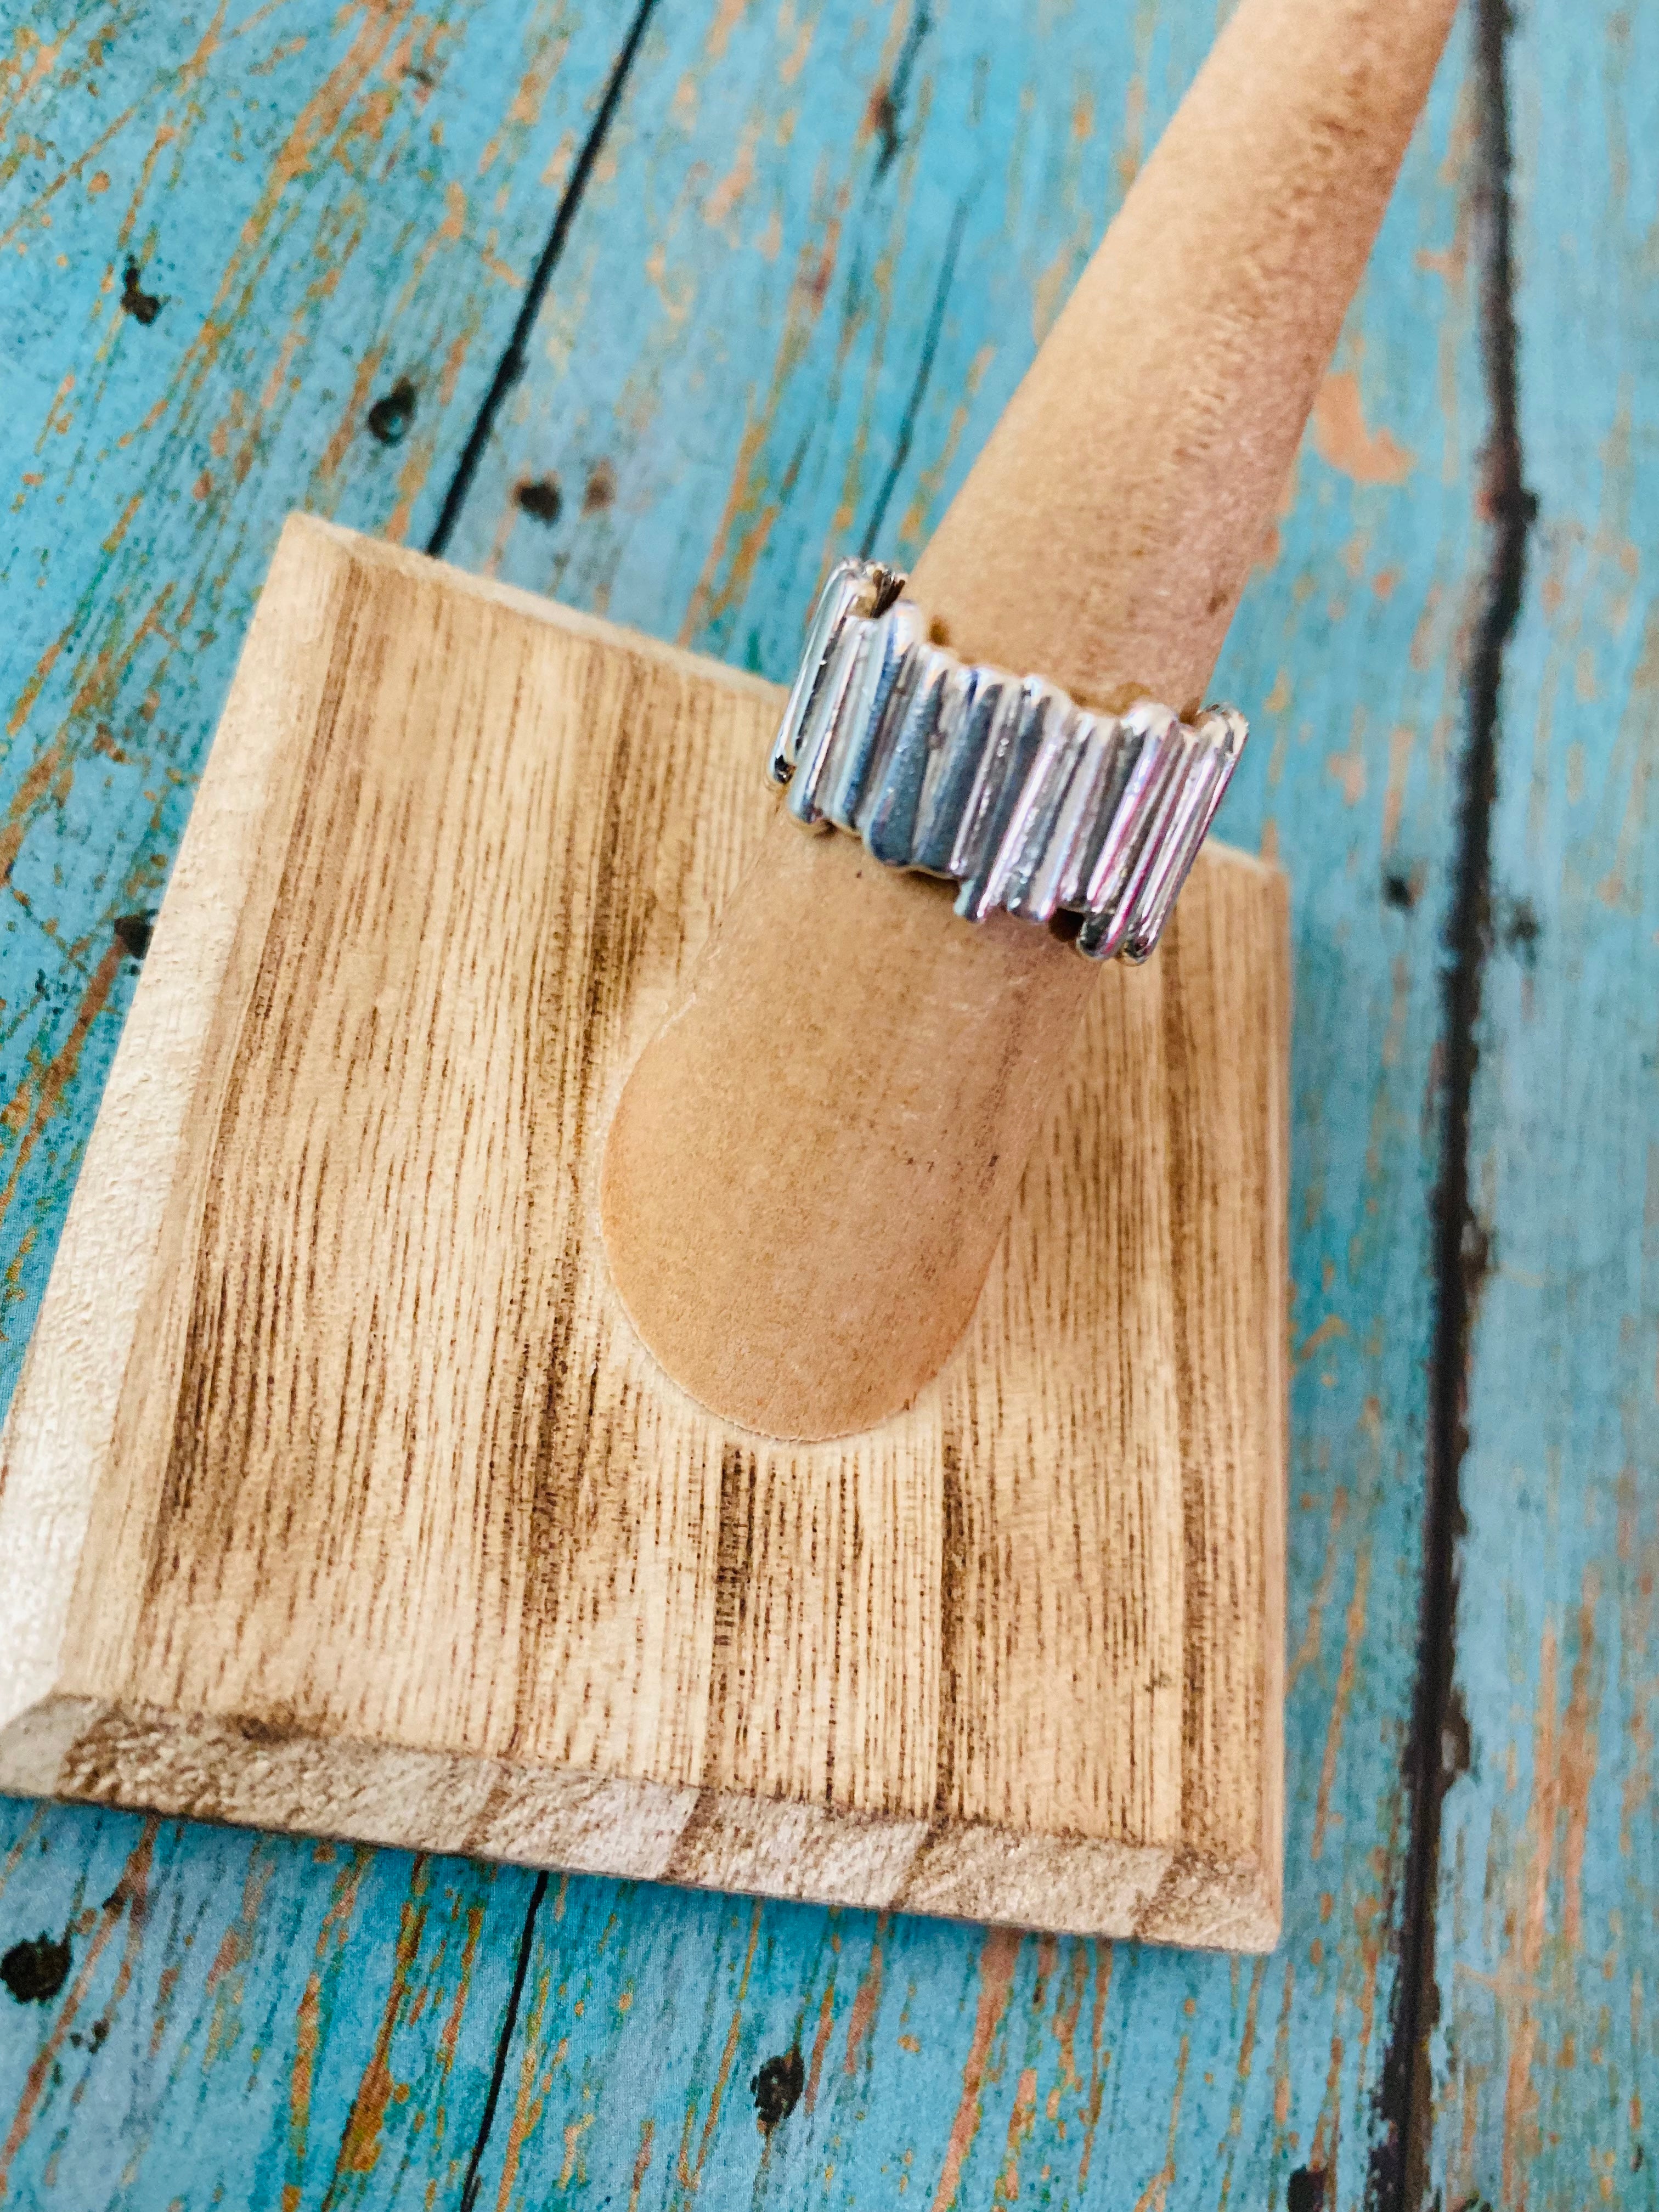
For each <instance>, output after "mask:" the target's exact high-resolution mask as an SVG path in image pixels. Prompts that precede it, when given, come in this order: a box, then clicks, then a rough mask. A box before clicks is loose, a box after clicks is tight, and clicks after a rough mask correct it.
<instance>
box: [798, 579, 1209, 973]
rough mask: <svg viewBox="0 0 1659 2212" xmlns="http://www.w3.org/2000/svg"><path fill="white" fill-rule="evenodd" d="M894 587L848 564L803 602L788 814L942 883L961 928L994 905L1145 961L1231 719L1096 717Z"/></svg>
mask: <svg viewBox="0 0 1659 2212" xmlns="http://www.w3.org/2000/svg"><path fill="white" fill-rule="evenodd" d="M904 584H905V579H904V578H903V577H902V575H900V574H897V573H896V571H894V570H892V569H890V568H883V567H881V566H880V565H879V564H878V562H872V561H860V560H847V561H842V562H838V563H837V564H836V568H834V570H833V571H832V572H831V574H830V576H829V581H828V583H826V584H825V586H824V587H823V592H821V594H820V595H819V599H818V603H817V607H816V608H815V609H814V610H813V614H812V619H811V624H810V626H809V629H808V631H807V638H806V650H805V653H804V654H803V656H802V659H801V664H800V669H799V673H798V674H797V676H796V678H795V681H794V684H793V686H792V688H791V690H790V693H789V702H788V704H787V707H786V708H785V710H784V716H783V721H782V724H781V727H780V729H779V731H778V734H777V738H776V741H775V744H774V745H773V748H772V757H771V774H772V779H773V781H774V782H775V783H779V784H782V785H784V786H786V787H787V793H788V795H787V799H786V801H785V804H786V805H787V807H788V809H789V811H790V812H791V813H792V814H793V816H794V817H795V818H796V819H797V821H799V822H800V823H805V825H807V826H808V827H813V826H824V825H829V824H833V825H834V826H835V827H836V829H848V830H851V831H852V832H853V833H854V835H855V836H860V837H862V838H863V840H864V842H865V843H866V845H867V846H868V848H869V849H870V851H871V852H872V854H874V855H875V857H876V859H877V860H880V861H882V862H884V864H885V865H886V866H889V867H894V868H915V869H920V870H921V871H922V872H925V873H927V874H928V875H933V876H944V877H946V878H951V880H953V881H954V882H955V883H956V884H957V885H958V886H959V889H958V890H957V913H958V914H959V915H962V916H963V918H964V920H966V921H983V920H984V919H985V917H986V915H987V914H990V913H991V912H992V911H993V910H994V908H999V907H1000V908H1002V909H1003V911H1004V912H1005V913H1008V914H1012V915H1019V916H1020V917H1021V919H1022V920H1024V921H1036V922H1043V923H1047V924H1049V925H1050V926H1052V927H1055V928H1057V929H1060V930H1061V931H1063V932H1064V933H1066V934H1067V935H1070V936H1073V937H1074V938H1075V940H1076V943H1077V945H1078V949H1079V951H1082V952H1084V953H1086V954H1087V955H1088V957H1090V958H1091V959H1092V960H1109V959H1111V958H1112V957H1114V956H1115V955H1116V954H1119V953H1121V955H1122V956H1123V957H1124V958H1125V959H1126V960H1144V959H1145V958H1146V956H1147V954H1148V953H1149V952H1150V951H1152V948H1153V946H1154V945H1156V944H1157V943H1158V937H1159V934H1160V933H1161V932H1162V930H1163V928H1164V923H1165V922H1166V921H1168V920H1169V918H1170V911H1171V909H1172V908H1173V907H1174V905H1175V902H1176V896H1177V894H1178V893H1179V891H1180V890H1181V886H1182V884H1183V883H1184V882H1185V880H1186V878H1187V872H1188V869H1189V868H1190V867H1191V866H1192V864H1193V861H1194V859H1195V858H1196V857H1197V854H1198V848H1199V847H1200V845H1201V844H1202V843H1203V842H1204V837H1205V833H1206V831H1207V829H1209V826H1210V823H1211V821H1212V818H1213V817H1214V814H1215V811H1216V808H1217V807H1218V805H1220V804H1221V799H1222V794H1223V793H1225V790H1226V788H1227V783H1228V780H1229V778H1230V777H1231V775H1232V772H1233V769H1234V767H1235V765H1236V764H1237V760H1238V757H1239V754H1240V753H1241V752H1242V751H1243V746H1244V739H1245V735H1246V727H1247V726H1246V724H1245V721H1244V718H1243V715H1242V714H1237V713H1236V712H1235V711H1234V710H1233V709H1232V708H1229V707H1210V708H1206V710H1205V712H1204V713H1203V714H1201V715H1200V718H1199V720H1197V721H1196V722H1195V723H1194V724H1191V725H1188V724H1187V723H1184V722H1182V720H1181V719H1180V717H1179V716H1178V715H1176V714H1172V713H1171V712H1170V709H1169V708H1167V707H1160V706H1157V705H1155V704H1154V703H1153V702H1152V701H1150V700H1142V701H1141V702H1139V703H1138V704H1137V705H1135V706H1133V707H1131V708H1129V709H1128V710H1127V713H1125V714H1093V713H1091V712H1090V710H1089V709H1088V708H1083V707H1079V706H1078V705H1077V704H1076V703H1075V702H1073V700H1071V699H1069V698H1068V697H1067V696H1066V694H1065V693H1064V692H1063V691H1061V690H1058V689H1057V688H1056V687H1055V686H1054V684H1048V683H1046V682H1045V681H1044V680H1043V679H1042V678H1041V677H1040V676H1026V677H1018V676H1010V675H1008V674H1007V673H1006V671H1003V670H1002V669H1000V668H991V667H986V666H982V665H967V664H965V663H963V662H962V661H960V660H958V659H957V657H956V655H955V654H954V653H951V652H950V651H949V650H948V649H947V648H946V647H944V646H941V645H937V644H935V643H934V642H933V641H932V640H931V639H930V638H929V636H928V635H927V617H926V616H925V615H924V614H923V613H922V611H921V608H920V607H918V606H917V605H916V604H915V601H914V600H912V599H905V598H904V597H903V596H902V592H903V589H904Z"/></svg>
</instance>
